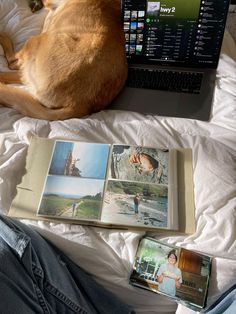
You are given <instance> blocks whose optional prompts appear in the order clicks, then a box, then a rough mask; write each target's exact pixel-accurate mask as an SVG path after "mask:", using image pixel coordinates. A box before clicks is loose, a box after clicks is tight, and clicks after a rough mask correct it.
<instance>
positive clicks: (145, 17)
mask: <svg viewBox="0 0 236 314" xmlns="http://www.w3.org/2000/svg"><path fill="white" fill-rule="evenodd" d="M229 2H230V1H229V0H214V1H205V0H188V1H186V0H163V1H153V0H150V1H149V0H123V2H122V12H123V13H122V14H123V19H124V32H125V37H126V54H127V60H128V64H129V73H133V72H134V74H135V77H136V72H137V71H138V73H139V72H140V74H139V82H138V84H137V86H136V82H133V81H132V80H133V78H132V80H131V83H130V82H129V80H130V75H129V78H128V80H127V84H126V86H125V88H124V89H123V91H122V92H121V93H120V94H119V96H118V97H117V98H116V99H115V100H114V101H113V102H112V104H111V105H110V107H109V109H116V110H129V111H135V112H140V113H144V114H154V115H161V116H171V117H183V118H191V119H199V120H205V121H208V120H209V118H210V114H211V104H212V100H213V95H214V86H215V77H216V68H217V65H218V61H219V55H220V50H221V45H222V40H223V35H224V29H225V23H226V18H227V12H228V7H229ZM156 71H157V72H158V73H160V72H161V74H162V73H164V72H168V74H171V78H172V77H174V76H177V82H175V83H171V84H170V86H168V84H169V78H168V76H167V77H166V76H165V77H164V79H163V78H159V76H158V78H157V79H156V78H155V73H156ZM170 72H171V73H170ZM142 73H144V74H142ZM149 73H152V76H154V80H156V81H157V82H158V80H159V79H160V80H162V81H164V86H161V88H159V87H158V88H157V89H156V87H154V88H153V87H152V86H151V87H150V86H149V83H148V82H146V83H144V84H143V80H144V79H143V78H145V77H146V76H147V77H149ZM146 74H147V75H146ZM175 74H176V75H175ZM185 74H187V76H188V74H190V75H191V76H192V75H193V74H196V75H198V74H199V75H200V74H201V76H202V80H201V84H200V87H199V90H198V91H196V90H194V89H193V88H192V89H191V88H190V89H191V91H189V90H188V89H186V88H180V89H179V90H176V86H177V85H179V82H178V77H182V76H184V77H185V76H186V75H185ZM142 75H143V76H142ZM158 75H159V74H158ZM140 77H141V82H140ZM148 80H149V79H147V81H148ZM165 81H166V83H167V86H165ZM141 85H144V86H141ZM151 85H152V84H151ZM154 85H160V84H156V83H155V84H154ZM161 85H163V84H161ZM147 86H148V87H147Z"/></svg>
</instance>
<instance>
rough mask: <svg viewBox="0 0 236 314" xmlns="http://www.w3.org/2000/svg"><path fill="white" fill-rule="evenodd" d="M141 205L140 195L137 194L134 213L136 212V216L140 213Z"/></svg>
mask: <svg viewBox="0 0 236 314" xmlns="http://www.w3.org/2000/svg"><path fill="white" fill-rule="evenodd" d="M139 204H140V195H139V193H136V194H135V196H134V212H135V214H138V213H139V211H138V207H139Z"/></svg>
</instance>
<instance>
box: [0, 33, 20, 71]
mask: <svg viewBox="0 0 236 314" xmlns="http://www.w3.org/2000/svg"><path fill="white" fill-rule="evenodd" d="M0 45H2V48H3V50H4V54H5V57H6V59H7V62H8V67H9V69H11V70H18V69H19V67H18V65H17V58H16V56H15V52H14V47H13V44H12V41H11V39H10V38H9V37H8V35H7V34H5V33H0Z"/></svg>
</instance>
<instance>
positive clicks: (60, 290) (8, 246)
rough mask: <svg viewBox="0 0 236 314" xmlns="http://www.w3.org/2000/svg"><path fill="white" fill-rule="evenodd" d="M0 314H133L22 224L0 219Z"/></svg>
mask: <svg viewBox="0 0 236 314" xmlns="http://www.w3.org/2000/svg"><path fill="white" fill-rule="evenodd" d="M0 313H4V314H15V313H21V314H37V313H39V314H41V313H44V314H45V313H46V314H49V313H55V314H63V313H65V314H72V313H80V314H93V313H94V314H95V313H104V314H105V313H106V314H110V313H114V314H121V313H122V314H125V313H135V312H133V311H131V310H130V309H129V308H128V306H127V305H125V304H123V303H122V302H121V301H120V300H119V299H118V298H117V297H115V296H114V295H113V294H112V293H110V292H108V291H107V290H105V289H104V288H103V287H102V286H100V285H99V284H98V283H96V282H95V281H94V280H93V279H92V278H91V277H90V276H89V275H88V274H87V273H85V271H83V270H82V269H81V268H80V267H79V266H77V265H76V264H74V263H73V262H72V261H71V260H70V259H69V258H68V257H67V256H65V255H64V254H63V253H62V252H61V251H60V250H58V249H57V248H56V247H54V246H53V245H52V244H50V243H49V242H47V241H46V240H45V239H44V238H43V237H42V236H41V235H39V234H38V233H37V232H36V231H35V230H33V229H32V228H30V227H28V226H27V225H24V224H23V223H21V222H19V221H17V220H13V219H10V218H8V217H5V216H1V215H0Z"/></svg>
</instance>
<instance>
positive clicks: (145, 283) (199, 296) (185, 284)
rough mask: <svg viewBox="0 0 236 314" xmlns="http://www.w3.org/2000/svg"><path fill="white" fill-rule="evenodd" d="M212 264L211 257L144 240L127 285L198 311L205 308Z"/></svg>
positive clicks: (151, 239)
mask: <svg viewBox="0 0 236 314" xmlns="http://www.w3.org/2000/svg"><path fill="white" fill-rule="evenodd" d="M211 263H212V257H210V256H207V255H203V254H200V253H198V252H194V251H191V250H187V249H184V248H180V247H177V246H173V245H169V244H166V243H163V242H160V241H157V240H155V239H154V238H149V237H144V238H142V239H141V241H140V243H139V245H138V249H137V253H136V256H135V261H134V265H133V269H132V273H131V276H130V284H132V285H134V286H137V287H140V288H143V289H147V290H151V291H153V292H156V293H159V294H163V295H166V296H168V297H171V298H173V299H174V300H176V301H177V302H180V303H182V304H184V305H185V306H187V307H189V308H191V309H193V310H195V311H200V310H201V309H202V308H204V307H205V306H206V300H207V293H208V285H209V278H210V273H211Z"/></svg>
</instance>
